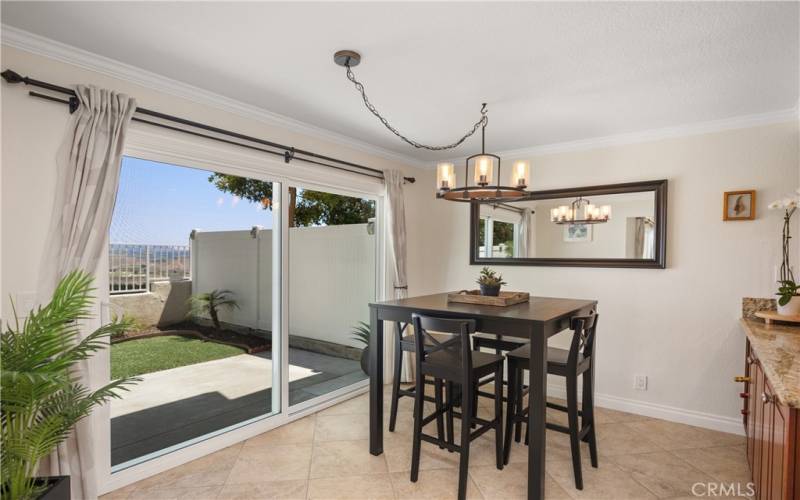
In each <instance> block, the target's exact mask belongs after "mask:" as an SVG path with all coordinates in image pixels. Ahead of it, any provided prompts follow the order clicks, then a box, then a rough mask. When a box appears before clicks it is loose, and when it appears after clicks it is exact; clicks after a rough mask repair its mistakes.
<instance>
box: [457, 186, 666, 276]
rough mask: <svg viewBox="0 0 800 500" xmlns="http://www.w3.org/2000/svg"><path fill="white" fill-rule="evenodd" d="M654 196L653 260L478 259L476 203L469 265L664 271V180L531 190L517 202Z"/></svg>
mask: <svg viewBox="0 0 800 500" xmlns="http://www.w3.org/2000/svg"><path fill="white" fill-rule="evenodd" d="M644 191H653V192H654V193H655V218H656V235H655V245H656V248H655V250H656V255H655V258H654V259H560V258H539V257H532V258H516V259H500V258H490V257H478V238H477V235H478V224H479V220H480V205H481V204H480V203H470V225H469V242H470V249H469V263H470V264H471V265H487V264H492V265H497V266H561V267H634V268H651V269H664V268H666V267H667V180H666V179H661V180H657V181H642V182H628V183H623V184H607V185H604V186H585V187H577V188H566V189H550V190H547V191H533V192H531V194H530V196H526V197H525V198H524V200H523V199H520V200H514V202H519V201H530V200H549V199H553V198H577V197H578V196H600V195H606V194H620V193H641V192H644ZM512 203H513V202H512Z"/></svg>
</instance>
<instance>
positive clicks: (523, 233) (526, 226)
mask: <svg viewBox="0 0 800 500" xmlns="http://www.w3.org/2000/svg"><path fill="white" fill-rule="evenodd" d="M521 210H522V211H521V212H520V216H519V255H518V257H532V256H531V255H529V254H528V252H529V251H530V246H531V245H530V238H531V213H532V212H531V209H530V208H522V209H521Z"/></svg>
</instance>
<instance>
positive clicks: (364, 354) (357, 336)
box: [352, 321, 370, 375]
mask: <svg viewBox="0 0 800 500" xmlns="http://www.w3.org/2000/svg"><path fill="white" fill-rule="evenodd" d="M352 333H353V340H355V341H357V342H361V343H363V344H364V349H363V350H362V351H361V370H362V371H363V372H364V373H366V374H367V375H369V333H370V328H369V325H368V324H366V323H364V322H363V321H359V322H358V324H357V325H356V326H354V327H353V331H352Z"/></svg>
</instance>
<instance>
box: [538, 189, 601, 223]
mask: <svg viewBox="0 0 800 500" xmlns="http://www.w3.org/2000/svg"><path fill="white" fill-rule="evenodd" d="M581 216H582V217H583V218H581ZM609 219H611V205H603V206H596V205H593V204H592V203H591V202H590V201H589V200H587V199H586V198H584V197H582V196H579V197H578V198H577V199H576V200H575V201H573V202H572V203H571V204H569V205H561V206H559V207H557V208H553V209H551V210H550V220H551V221H552V222H555V223H556V224H600V223H603V222H608V221H609Z"/></svg>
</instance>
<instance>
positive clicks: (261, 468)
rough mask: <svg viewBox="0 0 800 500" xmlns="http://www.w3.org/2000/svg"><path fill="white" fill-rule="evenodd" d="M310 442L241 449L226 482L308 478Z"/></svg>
mask: <svg viewBox="0 0 800 500" xmlns="http://www.w3.org/2000/svg"><path fill="white" fill-rule="evenodd" d="M311 449H312V445H311V444H280V445H272V446H265V447H250V448H246V449H245V448H243V449H242V452H241V453H240V454H239V457H238V458H237V459H236V463H235V464H234V466H233V468H232V469H231V472H230V475H229V476H228V480H227V481H226V484H242V483H263V482H267V481H286V480H294V479H308V473H309V470H310V468H311Z"/></svg>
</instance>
